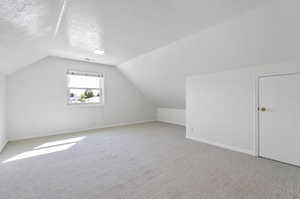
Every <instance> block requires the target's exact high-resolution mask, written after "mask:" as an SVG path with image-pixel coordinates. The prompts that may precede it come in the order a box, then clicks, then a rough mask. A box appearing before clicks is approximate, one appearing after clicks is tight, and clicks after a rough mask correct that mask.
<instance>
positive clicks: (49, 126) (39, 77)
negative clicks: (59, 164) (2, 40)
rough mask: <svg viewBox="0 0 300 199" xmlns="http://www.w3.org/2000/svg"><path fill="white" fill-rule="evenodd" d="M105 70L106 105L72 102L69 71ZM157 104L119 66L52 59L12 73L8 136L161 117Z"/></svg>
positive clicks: (9, 84) (19, 136)
mask: <svg viewBox="0 0 300 199" xmlns="http://www.w3.org/2000/svg"><path fill="white" fill-rule="evenodd" d="M68 69H74V70H80V71H95V72H102V73H104V75H105V105H104V106H97V105H96V106H95V105H87V106H84V105H83V106H80V105H73V106H72V105H67V87H66V86H67V82H66V80H67V79H66V71H67V70H68ZM155 114H156V110H155V107H154V106H153V105H152V104H151V103H150V102H148V101H147V99H146V98H145V97H144V96H143V95H142V94H141V93H140V92H139V91H138V90H137V89H136V88H135V87H134V86H133V85H132V84H131V83H130V82H129V81H128V80H127V79H126V78H125V77H124V76H123V75H122V74H121V73H120V72H119V71H118V70H117V68H116V67H113V66H106V65H99V64H92V63H87V62H80V61H72V60H67V59H61V58H55V57H48V58H45V59H43V60H41V61H39V62H37V63H35V64H33V65H31V66H28V67H26V68H24V69H22V70H20V71H17V72H16V73H14V74H11V75H9V76H8V138H9V139H10V140H11V139H22V138H28V137H38V136H45V135H52V134H58V133H65V132H73V131H77V130H82V129H93V128H100V127H104V126H111V125H118V124H123V123H135V122H141V121H151V120H155Z"/></svg>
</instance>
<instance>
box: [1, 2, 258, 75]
mask: <svg viewBox="0 0 300 199" xmlns="http://www.w3.org/2000/svg"><path fill="white" fill-rule="evenodd" d="M262 2H263V1H262V0H226V1H224V0H185V1H182V0H163V1H155V0H84V1H83V0H1V1H0V30H1V31H0V72H2V73H11V72H13V71H15V70H17V69H19V68H21V67H24V66H26V65H28V64H30V63H33V62H35V61H37V60H39V59H41V58H44V57H45V56H48V55H54V56H60V57H67V58H72V59H79V60H83V59H85V58H89V59H91V61H92V62H98V63H105V64H111V65H119V64H120V63H123V62H125V61H128V60H130V59H132V58H134V57H137V56H139V55H141V54H144V53H147V52H149V51H151V50H154V49H156V48H159V47H162V46H165V45H167V44H169V43H171V42H173V41H176V40H178V39H181V38H183V37H186V36H188V35H191V34H193V33H196V32H198V31H200V30H203V29H205V28H207V27H209V26H212V25H215V24H218V23H222V22H223V21H225V20H227V19H230V18H232V17H234V16H238V15H242V14H243V13H245V12H247V11H249V10H252V9H254V8H255V7H257V6H258V5H259V4H261V3H262ZM95 49H101V50H104V51H105V55H101V56H99V55H95V54H94V53H93V51H94V50H95Z"/></svg>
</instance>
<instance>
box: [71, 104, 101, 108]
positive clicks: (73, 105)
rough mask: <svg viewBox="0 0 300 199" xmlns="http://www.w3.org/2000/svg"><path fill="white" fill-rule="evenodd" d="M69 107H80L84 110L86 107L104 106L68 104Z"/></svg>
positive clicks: (96, 105) (98, 105)
mask: <svg viewBox="0 0 300 199" xmlns="http://www.w3.org/2000/svg"><path fill="white" fill-rule="evenodd" d="M67 106H68V107H74V108H75V107H78V108H84V107H103V106H104V104H101V103H94V104H67Z"/></svg>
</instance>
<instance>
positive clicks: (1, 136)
mask: <svg viewBox="0 0 300 199" xmlns="http://www.w3.org/2000/svg"><path fill="white" fill-rule="evenodd" d="M6 107H7V106H6V78H5V76H4V75H2V74H0V152H1V151H2V149H3V147H4V146H5V144H6V142H7V139H6V116H7V112H6V111H7V110H6Z"/></svg>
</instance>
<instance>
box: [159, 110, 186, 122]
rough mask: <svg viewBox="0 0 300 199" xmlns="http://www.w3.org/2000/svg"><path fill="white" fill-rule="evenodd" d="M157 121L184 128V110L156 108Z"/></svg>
mask: <svg viewBox="0 0 300 199" xmlns="http://www.w3.org/2000/svg"><path fill="white" fill-rule="evenodd" d="M157 120H158V121H161V122H167V123H171V124H178V125H181V126H185V110H184V109H170V108H158V109H157Z"/></svg>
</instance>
